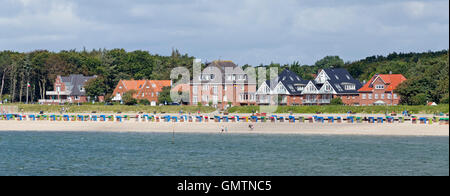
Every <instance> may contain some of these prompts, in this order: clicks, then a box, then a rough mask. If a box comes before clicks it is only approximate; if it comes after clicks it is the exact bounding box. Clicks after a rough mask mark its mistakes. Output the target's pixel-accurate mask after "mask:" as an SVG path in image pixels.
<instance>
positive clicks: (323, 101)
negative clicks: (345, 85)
mask: <svg viewBox="0 0 450 196" xmlns="http://www.w3.org/2000/svg"><path fill="white" fill-rule="evenodd" d="M303 103H304V104H330V103H331V99H304V100H303Z"/></svg>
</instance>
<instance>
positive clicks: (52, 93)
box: [45, 91, 70, 96]
mask: <svg viewBox="0 0 450 196" xmlns="http://www.w3.org/2000/svg"><path fill="white" fill-rule="evenodd" d="M45 94H46V95H48V96H52V95H70V91H59V92H58V91H47V92H45Z"/></svg>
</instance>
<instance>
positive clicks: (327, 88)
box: [319, 81, 337, 94]
mask: <svg viewBox="0 0 450 196" xmlns="http://www.w3.org/2000/svg"><path fill="white" fill-rule="evenodd" d="M319 93H320V94H337V92H336V90H335V89H334V87H333V85H331V84H330V83H329V82H328V81H326V82H325V84H323V86H322V88H320V90H319Z"/></svg>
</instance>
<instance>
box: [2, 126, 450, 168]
mask: <svg viewBox="0 0 450 196" xmlns="http://www.w3.org/2000/svg"><path fill="white" fill-rule="evenodd" d="M0 175H19V176H21V175H25V176H28V175H33V176H34V175H37V176H46V175H58V176H59V175H77V176H78V175H81V176H92V175H95V176H97V175H106V176H110V175H119V176H124V175H126V176H129V175H139V176H140V175H145V176H179V175H181V176H209V175H212V176H248V175H250V176H285V175H287V176H292V175H293V176H317V175H320V176H322V175H326V176H329V175H331V176H346V175H352V176H353V175H358V176H360V175H376V176H380V175H381V176H385V175H388V176H390V175H408V176H411V175H438V176H448V175H449V138H448V137H390V136H318V135H261V134H220V133H217V134H181V133H177V134H175V137H173V134H172V133H104V132H101V133H100V132H98V133H97V132H96V133H86V132H0Z"/></svg>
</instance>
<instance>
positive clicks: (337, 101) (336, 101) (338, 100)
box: [330, 97, 344, 105]
mask: <svg viewBox="0 0 450 196" xmlns="http://www.w3.org/2000/svg"><path fill="white" fill-rule="evenodd" d="M330 104H331V105H344V102H342V99H341V98H340V97H336V98H333V99H331V102H330Z"/></svg>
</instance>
